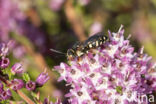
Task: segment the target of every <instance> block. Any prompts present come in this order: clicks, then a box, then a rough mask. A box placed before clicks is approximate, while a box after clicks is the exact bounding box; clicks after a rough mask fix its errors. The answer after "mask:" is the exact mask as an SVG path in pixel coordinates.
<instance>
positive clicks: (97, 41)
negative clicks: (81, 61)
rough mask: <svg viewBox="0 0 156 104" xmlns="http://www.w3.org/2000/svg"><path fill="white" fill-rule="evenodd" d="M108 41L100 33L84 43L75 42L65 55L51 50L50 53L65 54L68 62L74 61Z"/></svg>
mask: <svg viewBox="0 0 156 104" xmlns="http://www.w3.org/2000/svg"><path fill="white" fill-rule="evenodd" d="M108 40H109V39H108V38H107V36H105V35H104V34H103V33H102V32H100V33H97V34H94V35H93V36H91V37H89V38H88V39H87V40H85V41H84V42H76V43H75V44H74V45H73V46H72V48H70V49H68V50H67V53H62V52H59V51H57V50H54V49H51V51H53V52H56V53H60V54H66V56H67V59H68V60H72V59H75V58H76V57H78V58H79V57H82V56H83V55H84V54H86V53H88V51H89V50H90V49H95V48H97V47H99V46H101V45H102V44H104V43H105V42H107V41H108Z"/></svg>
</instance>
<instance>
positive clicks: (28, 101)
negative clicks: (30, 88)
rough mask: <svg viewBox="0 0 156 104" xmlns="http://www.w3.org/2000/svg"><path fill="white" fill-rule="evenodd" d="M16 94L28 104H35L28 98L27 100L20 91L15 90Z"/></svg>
mask: <svg viewBox="0 0 156 104" xmlns="http://www.w3.org/2000/svg"><path fill="white" fill-rule="evenodd" d="M17 93H18V94H19V95H20V97H21V98H22V99H23V100H25V101H26V102H27V103H28V104H35V103H34V102H33V101H32V100H31V99H30V98H28V97H27V96H26V95H25V94H24V93H23V92H22V91H20V90H17Z"/></svg>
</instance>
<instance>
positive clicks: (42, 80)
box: [36, 72, 50, 86]
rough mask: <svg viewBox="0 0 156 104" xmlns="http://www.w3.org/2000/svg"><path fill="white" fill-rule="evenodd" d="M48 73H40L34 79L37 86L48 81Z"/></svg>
mask: <svg viewBox="0 0 156 104" xmlns="http://www.w3.org/2000/svg"><path fill="white" fill-rule="evenodd" d="M49 78H50V77H49V76H48V73H46V72H42V73H41V74H40V75H39V76H38V77H37V79H36V83H37V85H39V86H43V85H44V84H45V83H46V82H47V81H48V80H49Z"/></svg>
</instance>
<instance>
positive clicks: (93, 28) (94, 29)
mask: <svg viewBox="0 0 156 104" xmlns="http://www.w3.org/2000/svg"><path fill="white" fill-rule="evenodd" d="M101 31H102V24H101V23H99V22H94V23H93V24H92V25H91V27H90V35H93V34H95V33H98V32H101Z"/></svg>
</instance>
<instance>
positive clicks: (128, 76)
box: [55, 27, 156, 104]
mask: <svg viewBox="0 0 156 104" xmlns="http://www.w3.org/2000/svg"><path fill="white" fill-rule="evenodd" d="M123 34H124V30H123V29H122V27H121V28H120V29H119V31H118V32H117V33H111V32H108V35H109V41H107V42H106V43H104V44H103V45H101V46H100V47H98V48H96V49H92V50H89V52H88V53H86V54H85V55H84V56H82V57H81V59H78V58H77V57H76V58H75V59H74V60H68V64H66V63H61V64H60V65H59V66H56V67H55V69H56V70H57V71H59V73H60V74H61V77H60V78H59V81H61V80H65V81H66V82H67V85H71V87H72V89H70V92H69V93H68V94H66V97H69V102H70V103H71V104H106V103H107V104H128V103H130V104H132V103H139V101H140V96H142V95H149V94H152V92H153V91H156V77H155V75H156V67H155V66H156V64H153V63H152V62H151V57H149V56H148V55H147V54H144V53H143V48H141V49H140V51H139V52H134V47H132V46H131V45H130V42H129V40H128V39H124V35H123ZM153 96H154V95H153ZM144 104H148V102H144Z"/></svg>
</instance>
